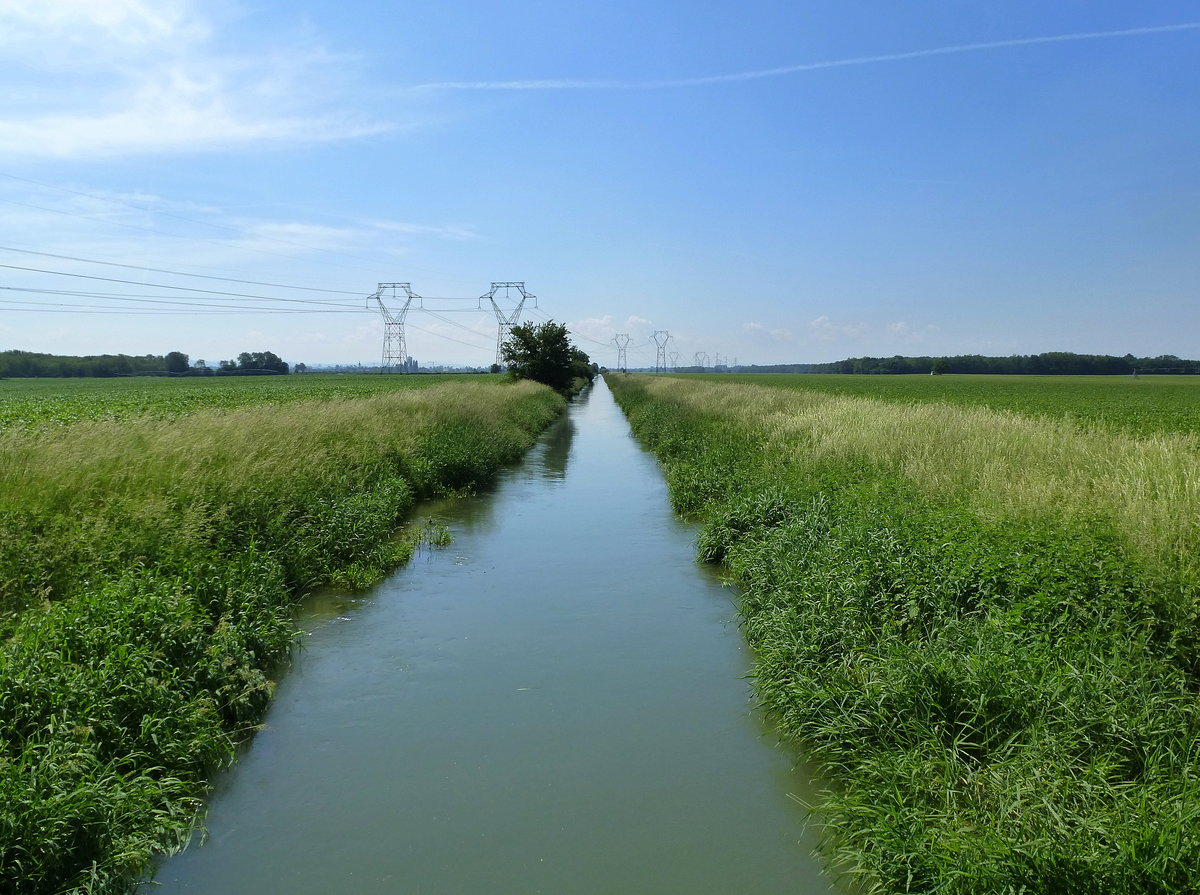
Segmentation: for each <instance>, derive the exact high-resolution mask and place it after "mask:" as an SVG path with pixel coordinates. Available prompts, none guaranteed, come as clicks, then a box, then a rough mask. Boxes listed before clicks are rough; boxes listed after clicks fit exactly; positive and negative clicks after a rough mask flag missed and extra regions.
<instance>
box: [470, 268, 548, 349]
mask: <svg viewBox="0 0 1200 895" xmlns="http://www.w3.org/2000/svg"><path fill="white" fill-rule="evenodd" d="M501 289H503V290H504V294H505V296H507V295H508V290H509V289H516V290H517V291H518V292H520V293H521V300H520V301H519V302H517V307H516V308H515V309H514V310H513V312H512V313H511V314H505V313H504V312H503V311H502V310H500V305H498V304H496V293H497V292H498V291H499V290H501ZM485 298H486V299H487V300H488V301H490V302H491V303H492V310H493V311H495V312H496V363H497V364H502V363H503V361H502V360H501V358H500V351H501V349H502V348H503V347H504V343H505V342H506V341H508V337H509V335H511V333H512V328H513V327H514V326H516V325H517V321H518V320H519V319H520V318H521V309H522V308H524V307H525V302H526V301H527V300H529V299H531V298H532V299H534V301H535V302H536V300H537V296H536V295H530V294H529V293H528V292H526V291H525V283H524V282H523V281H522V282H520V283H517V282H507V283H492V288H491V289H489V290H488V292H487V294H486V295H481V296H479V299H480V301H482V300H483V299H485ZM535 307H536V305H535Z"/></svg>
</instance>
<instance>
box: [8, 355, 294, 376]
mask: <svg viewBox="0 0 1200 895" xmlns="http://www.w3.org/2000/svg"><path fill="white" fill-rule="evenodd" d="M300 367H303V364H298V365H297V368H300ZM289 372H291V368H290V367H289V365H288V364H287V362H286V361H284V360H282V359H281V358H280V357H279V356H278V355H277V354H275V353H274V352H273V351H243V352H242V353H241V354H239V355H238V356H237V359H236V360H223V361H218V362H217V364H216V365H215V366H210V365H209V364H208V362H207V361H204V360H196V361H192V360H191V359H190V358H189V357H188V356H187V355H186V354H184V353H183V352H182V351H168V352H167V353H166V354H161V355H160V354H144V355H128V354H93V355H85V356H81V357H75V356H70V355H59V354H38V353H36V352H33V351H18V350H9V351H0V377H7V378H12V379H20V378H54V377H83V378H87V377H97V378H102V377H108V376H215V375H226V376H229V375H233V376H253V375H261V374H281V373H289Z"/></svg>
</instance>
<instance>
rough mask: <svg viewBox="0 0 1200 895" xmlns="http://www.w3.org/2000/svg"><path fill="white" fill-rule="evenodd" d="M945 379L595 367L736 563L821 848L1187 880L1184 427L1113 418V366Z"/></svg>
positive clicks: (1195, 684) (937, 878)
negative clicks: (817, 796)
mask: <svg viewBox="0 0 1200 895" xmlns="http://www.w3.org/2000/svg"><path fill="white" fill-rule="evenodd" d="M957 378H958V377H941V378H933V377H927V378H922V379H921V382H920V383H918V382H916V381H915V379H916V378H915V377H914V378H912V380H909V381H904V380H897V379H895V378H886V379H885V378H884V377H846V376H839V377H833V376H829V377H761V381H762V383H763V384H762V385H758V384H750V382H748V381H737V377H730V376H718V377H698V376H680V377H662V376H660V377H653V376H624V375H612V374H610V375H609V376H608V377H607V380H608V382H609V384H610V387H611V388H612V390H613V392H614V394H615V396H616V397H617V399H618V402H619V403H620V404H621V405H622V407H623V409H624V410H625V412H626V414H627V415H628V417H629V419H630V422H631V424H632V426H633V429H634V432H635V435H636V436H637V437H638V438H639V439H640V440H642V441H643V442H644V443H645V444H646V445H647V446H648V447H649V448H650V449H651V450H653V451H654V453H655V454H656V455H657V457H658V459H659V461H660V463H661V465H662V467H663V469H664V471H665V474H666V476H667V479H668V483H669V486H670V489H671V494H672V500H673V502H674V505H675V508H676V510H677V511H678V512H680V513H682V514H685V515H687V516H690V517H694V518H696V519H698V520H700V521H701V522H702V526H703V527H702V533H701V535H700V539H699V550H700V554H701V556H702V557H703V558H705V559H707V560H709V561H713V562H723V563H724V564H726V565H727V567H728V568H729V569H730V570H731V571H732V572H733V574H734V576H735V577H736V579H737V581H738V582H739V584H740V586H741V588H742V596H741V606H740V609H741V615H742V624H743V628H744V630H745V632H746V634H747V636H748V638H749V640H750V642H751V644H752V646H753V647H754V649H755V651H756V663H757V664H756V670H755V672H754V681H755V687H756V690H757V692H758V694H759V696H760V698H761V699H762V701H763V703H764V705H765V706H766V707H767V708H768V710H769V711H770V712H771V714H772V715H773V716H774V717H775V719H776V720H777V722H778V724H779V726H780V727H781V729H782V730H783V731H784V732H785V733H786V735H787V736H788V737H790V738H791V739H793V740H794V741H795V742H796V743H797V744H798V745H799V746H800V747H801V748H802V749H803V750H804V751H805V753H806V754H807V755H808V756H809V757H811V758H813V759H815V760H817V761H818V762H819V763H820V765H821V766H822V767H823V769H824V771H825V773H826V774H827V775H828V779H829V781H830V788H829V792H828V793H827V794H826V795H825V796H824V797H823V799H822V801H821V802H820V804H818V805H816V806H814V807H815V811H816V813H817V815H818V816H819V818H820V819H821V820H822V821H823V823H824V825H825V829H826V830H827V832H828V856H829V860H830V862H831V864H832V865H833V866H834V867H836V868H839V869H841V870H845V871H846V872H848V873H849V874H850V875H851V876H852V877H854V878H855V879H856V880H857V882H858V883H859V884H860V885H861V886H862V887H863V889H864V890H866V891H879V892H886V893H901V892H904V893H916V892H921V893H932V892H939V893H961V895H968V893H970V895H980V893H1010V892H1019V891H1025V892H1047V893H1050V892H1054V893H1060V892H1061V893H1075V892H1078V893H1085V892H1106V893H1130V895H1132V893H1164V895H1165V893H1171V892H1181V891H1196V890H1197V889H1198V888H1200V870H1198V869H1197V868H1200V807H1198V806H1200V754H1198V753H1197V751H1196V748H1195V746H1196V743H1197V742H1200V700H1198V699H1197V692H1198V691H1200V566H1198V564H1197V558H1196V557H1197V554H1198V553H1200V551H1198V550H1197V547H1198V546H1200V530H1198V526H1200V451H1197V446H1198V439H1197V436H1196V435H1195V434H1194V431H1193V430H1192V429H1190V428H1188V427H1187V426H1186V425H1181V424H1179V423H1172V424H1171V425H1169V426H1162V425H1157V426H1151V425H1148V424H1147V423H1146V422H1145V421H1144V420H1142V421H1138V420H1137V419H1136V417H1137V415H1138V413H1139V412H1140V410H1141V409H1142V408H1141V406H1140V405H1135V406H1127V407H1126V408H1125V411H1124V412H1125V413H1126V414H1127V415H1128V416H1127V418H1126V419H1125V421H1124V422H1122V413H1123V411H1122V408H1121V403H1120V400H1119V399H1118V398H1116V397H1114V396H1116V395H1119V394H1135V393H1134V392H1125V391H1123V390H1122V388H1114V387H1113V386H1115V385H1116V384H1115V383H1111V384H1110V383H1108V382H1107V381H1102V382H1100V383H1099V384H1097V385H1096V386H1095V391H1093V392H1090V393H1089V392H1088V391H1087V390H1086V389H1085V387H1084V384H1083V383H1081V382H1078V381H1074V380H1066V381H1062V382H1055V381H1053V380H1049V379H1047V380H1045V381H1044V382H1041V383H1038V384H1036V385H1035V386H1034V388H1033V389H1032V390H1030V391H1021V388H1022V386H1020V385H1019V384H1009V383H1004V382H1002V381H1001V382H997V381H996V379H995V378H993V381H992V382H991V383H988V382H981V381H980V380H985V379H986V377H971V378H970V382H969V383H960V382H956V381H955V380H956V379H957ZM961 378H963V379H965V378H966V377H961ZM928 379H933V383H932V385H930V384H929V382H928V381H927V380H928ZM814 380H815V381H816V386H815V387H809V383H811V382H813V381H814ZM758 381H759V378H758V377H756V378H755V379H754V380H753V382H755V383H757V382H758ZM1087 382H1089V383H1092V382H1096V380H1087ZM1126 385H1128V386H1132V387H1135V388H1140V386H1141V383H1132V382H1131V383H1127V384H1126ZM1148 385H1149V388H1148V389H1147V390H1146V392H1145V393H1146V394H1153V395H1156V396H1157V397H1156V400H1163V401H1164V402H1165V404H1167V405H1171V404H1172V401H1174V402H1175V406H1178V405H1179V404H1182V403H1183V402H1184V401H1185V399H1184V397H1183V396H1184V395H1188V396H1189V397H1188V398H1187V399H1186V400H1188V401H1190V400H1191V399H1190V395H1191V394H1196V392H1187V391H1184V389H1186V388H1188V387H1189V386H1188V385H1187V384H1186V383H1170V382H1163V383H1148ZM780 386H783V387H780ZM926 386H929V387H931V388H933V389H935V390H941V394H943V395H944V394H956V395H957V398H954V399H952V400H949V401H947V400H943V399H942V398H941V397H938V398H936V399H933V400H930V398H931V394H930V392H928V391H925V392H922V391H920V390H921V389H923V388H925V387H926ZM1000 386H1004V388H1000ZM871 388H876V389H878V390H879V394H875V393H872V392H870V389H871ZM837 389H844V390H845V391H844V393H840V394H834V393H831V391H834V390H837ZM1006 389H1007V392H1006V393H1005V390H1006ZM1039 389H1040V391H1039ZM956 390H957V391H956ZM972 390H974V391H972ZM989 390H991V391H990V394H989ZM851 392H853V393H851ZM997 393H1000V397H999V398H997V397H996V394H997ZM1089 394H1091V395H1094V396H1096V402H1095V406H1092V405H1089V403H1088V400H1087V399H1088V395H1089ZM1136 394H1139V395H1140V394H1143V393H1142V392H1137V393H1136ZM1169 394H1173V395H1174V396H1175V397H1174V398H1173V399H1166V398H1162V397H1161V396H1164V395H1169ZM918 396H919V397H918ZM1030 396H1033V397H1032V398H1031V397H1030ZM1023 399H1024V400H1026V401H1027V403H1026V404H1025V405H1022V404H1021V401H1022V400H1023ZM991 401H996V402H997V404H996V405H995V406H993V405H992V404H991V403H989V402H991ZM1055 402H1060V406H1062V407H1064V408H1067V407H1069V408H1070V409H1069V410H1065V411H1055V410H1054V406H1055ZM1018 409H1021V410H1024V411H1025V412H1024V413H1017V412H1016V411H1017V410H1018ZM1184 410H1185V413H1184V414H1183V416H1181V417H1179V418H1180V419H1183V418H1185V417H1186V415H1187V411H1189V410H1190V408H1186V407H1184ZM1129 419H1133V420H1134V421H1133V422H1132V424H1130V423H1129Z"/></svg>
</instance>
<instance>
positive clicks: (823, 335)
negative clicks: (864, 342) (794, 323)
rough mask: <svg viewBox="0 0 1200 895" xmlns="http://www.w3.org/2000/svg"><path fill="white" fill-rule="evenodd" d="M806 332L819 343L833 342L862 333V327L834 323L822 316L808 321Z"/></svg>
mask: <svg viewBox="0 0 1200 895" xmlns="http://www.w3.org/2000/svg"><path fill="white" fill-rule="evenodd" d="M808 331H809V333H810V334H811V335H812V336H813V338H815V339H817V340H818V341H821V342H833V341H836V340H837V339H843V338H850V337H854V336H857V335H860V334H861V333H862V327H861V326H858V325H855V324H848V323H834V322H833V321H832V320H830V319H829V317H828V315H826V314H822V315H821V316H820V317H817V318H816V319H814V320H811V321H809V324H808Z"/></svg>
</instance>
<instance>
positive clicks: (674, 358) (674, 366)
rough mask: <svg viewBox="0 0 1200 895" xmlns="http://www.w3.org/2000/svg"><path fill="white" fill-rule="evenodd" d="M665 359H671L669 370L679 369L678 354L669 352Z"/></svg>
mask: <svg viewBox="0 0 1200 895" xmlns="http://www.w3.org/2000/svg"><path fill="white" fill-rule="evenodd" d="M667 357H669V358H670V359H671V370H672V371H674V370H676V369H678V367H679V352H678V351H671V352H668V353H667Z"/></svg>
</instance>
